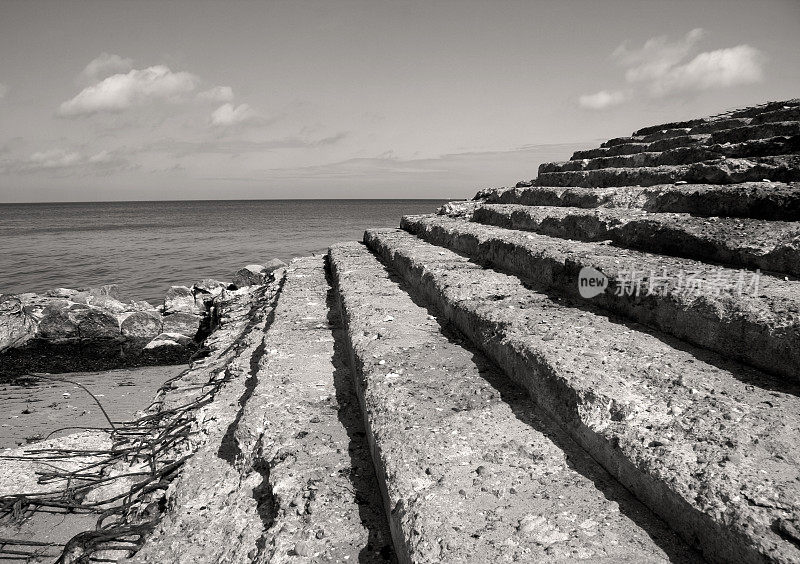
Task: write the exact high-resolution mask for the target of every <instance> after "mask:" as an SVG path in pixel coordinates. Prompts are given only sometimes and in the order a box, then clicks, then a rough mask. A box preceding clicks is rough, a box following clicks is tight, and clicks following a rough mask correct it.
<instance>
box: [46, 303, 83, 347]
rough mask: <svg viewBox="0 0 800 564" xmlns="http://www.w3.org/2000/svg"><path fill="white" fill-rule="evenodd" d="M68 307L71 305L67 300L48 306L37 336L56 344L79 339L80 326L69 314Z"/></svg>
mask: <svg viewBox="0 0 800 564" xmlns="http://www.w3.org/2000/svg"><path fill="white" fill-rule="evenodd" d="M73 305H75V304H73ZM68 307H69V303H68V302H67V301H66V300H59V301H54V302H53V303H50V304H47V305H46V306H45V307H44V309H43V310H42V314H41V319H40V320H39V326H38V328H37V330H36V336H37V337H38V338H40V339H44V340H46V341H50V342H54V343H58V342H61V341H65V340H70V339H77V338H78V336H79V333H78V325H77V323H75V322H74V321H73V320H72V319H71V318H70V316H69V315H68V314H67V308H68ZM83 307H87V306H83Z"/></svg>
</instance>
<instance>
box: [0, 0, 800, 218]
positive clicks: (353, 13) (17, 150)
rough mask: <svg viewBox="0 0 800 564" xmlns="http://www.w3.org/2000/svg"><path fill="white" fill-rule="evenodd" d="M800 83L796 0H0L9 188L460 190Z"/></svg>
mask: <svg viewBox="0 0 800 564" xmlns="http://www.w3.org/2000/svg"><path fill="white" fill-rule="evenodd" d="M798 96H800V2H798V1H797V0H780V1H779V0H761V1H758V2H754V1H752V0H746V1H739V0H722V1H717V0H713V1H711V0H690V1H681V0H673V1H670V0H658V1H647V0H636V1H621V0H606V1H603V2H598V1H595V0H591V1H588V0H587V1H579V0H560V1H557V0H552V1H534V0H528V1H520V2H516V1H502V0H493V1H489V0H486V1H482V2H477V1H469V0H462V1H444V0H441V1H436V0H429V1H419V2H415V1H401V0H397V1H394V2H383V1H379V0H369V1H363V2H351V1H338V0H326V1H320V2H314V1H292V2H288V1H287V2H267V1H264V2H247V1H238V2H203V1H198V0H191V1H136V0H126V1H117V2H111V1H98V2H95V1H81V2H77V1H71V0H58V1H56V2H45V1H40V0H27V1H23V0H0V202H48V201H50V202H55V201H116V200H185V199H264V198H468V197H471V196H472V195H473V194H474V193H475V192H476V191H477V190H478V189H481V188H486V187H498V186H504V185H513V183H515V182H516V181H518V180H521V179H531V178H534V177H535V176H536V169H537V167H538V165H539V163H541V162H545V161H553V160H566V159H568V158H569V156H570V155H571V153H572V152H573V151H574V150H576V149H580V148H588V147H593V146H596V145H598V144H599V143H600V142H601V141H602V140H604V139H608V138H611V137H616V136H621V135H628V134H630V133H631V132H632V131H633V130H635V129H638V128H640V127H643V126H646V125H653V124H657V123H663V122H667V121H674V120H680V119H688V118H692V117H701V116H705V115H710V114H714V113H719V112H721V111H724V110H727V109H732V108H736V107H742V106H746V105H749V104H756V103H761V102H765V101H768V100H783V99H789V98H794V97H798Z"/></svg>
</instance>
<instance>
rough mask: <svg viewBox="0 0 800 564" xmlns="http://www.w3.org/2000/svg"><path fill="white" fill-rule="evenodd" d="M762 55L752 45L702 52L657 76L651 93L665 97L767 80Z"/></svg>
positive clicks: (651, 86)
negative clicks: (671, 94) (676, 93)
mask: <svg viewBox="0 0 800 564" xmlns="http://www.w3.org/2000/svg"><path fill="white" fill-rule="evenodd" d="M762 60H763V57H762V55H761V53H760V52H759V51H758V50H757V49H754V48H753V47H750V46H749V45H738V46H736V47H730V48H728V49H717V50H716V51H709V52H706V53H700V54H699V55H697V56H696V57H695V58H694V59H692V60H691V61H689V62H688V63H686V64H684V65H678V66H675V67H672V68H671V69H669V70H668V71H667V72H665V73H664V74H662V75H661V76H658V77H656V78H655V79H654V80H653V82H652V84H651V85H650V90H651V92H652V93H653V94H654V95H656V96H663V95H665V94H669V93H671V92H678V91H686V90H708V89H710V88H728V87H730V86H736V85H739V84H753V83H755V82H761V80H762V79H763V72H762V68H761V67H762Z"/></svg>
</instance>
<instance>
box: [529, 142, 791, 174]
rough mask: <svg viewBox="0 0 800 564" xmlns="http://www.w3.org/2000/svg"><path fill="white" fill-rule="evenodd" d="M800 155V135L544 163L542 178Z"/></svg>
mask: <svg viewBox="0 0 800 564" xmlns="http://www.w3.org/2000/svg"><path fill="white" fill-rule="evenodd" d="M797 152H800V135H795V136H794V137H773V138H770V139H758V140H755V141H746V142H744V143H735V144H731V145H719V144H715V145H690V146H688V147H678V148H676V149H669V150H666V151H660V152H658V151H655V152H652V151H651V152H640V153H635V154H631V155H620V156H607V157H598V158H593V159H582V160H569V161H562V162H552V163H542V164H541V165H539V174H542V173H545V172H565V171H571V170H597V169H601V168H633V167H653V166H662V165H682V164H691V163H697V162H701V161H707V160H715V159H721V158H723V157H724V158H746V157H769V156H773V155H785V154H790V153H797Z"/></svg>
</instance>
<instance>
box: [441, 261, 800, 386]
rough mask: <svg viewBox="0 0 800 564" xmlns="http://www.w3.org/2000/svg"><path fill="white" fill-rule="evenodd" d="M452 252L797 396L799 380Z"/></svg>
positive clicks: (744, 378) (740, 377) (748, 380)
mask: <svg viewBox="0 0 800 564" xmlns="http://www.w3.org/2000/svg"><path fill="white" fill-rule="evenodd" d="M453 252H455V253H456V254H457V255H459V256H462V257H464V258H466V259H468V260H469V262H471V263H473V264H476V265H478V266H481V267H483V268H484V269H490V270H494V271H496V272H500V273H502V274H505V275H507V276H512V277H514V278H516V279H517V280H519V281H520V283H521V284H522V285H523V287H524V288H525V289H526V290H529V291H531V292H536V293H539V294H543V295H545V296H547V297H548V298H550V299H551V300H553V301H554V302H556V303H558V304H561V305H563V306H565V307H570V308H573V309H577V310H580V311H583V312H586V313H590V314H592V315H597V316H600V317H603V318H605V319H607V320H608V321H610V322H611V323H614V324H616V325H621V326H624V327H625V328H626V329H630V330H632V331H636V332H637V333H644V334H647V335H650V336H652V337H655V338H656V339H658V340H659V341H661V342H662V343H664V344H665V345H667V346H668V347H670V348H672V349H676V350H679V351H682V352H685V353H687V354H689V355H690V356H692V357H693V358H694V359H695V360H699V361H701V362H704V363H706V364H709V365H711V366H714V367H716V368H719V369H720V370H724V371H726V372H728V373H730V375H731V376H732V377H734V378H736V379H737V380H739V381H740V382H742V383H743V384H746V385H749V386H754V387H756V388H761V389H764V390H768V391H770V392H779V393H784V394H791V395H794V396H800V384H796V383H794V382H790V381H788V380H786V379H785V378H781V377H780V376H774V375H772V374H769V373H767V372H764V371H762V370H760V369H758V368H755V367H751V366H750V365H748V364H745V363H742V362H740V361H738V360H736V359H729V358H725V357H723V356H722V355H721V354H719V353H717V352H714V351H711V350H708V349H705V348H702V347H700V346H698V345H693V344H691V343H688V342H686V341H683V340H681V339H679V338H678V337H674V336H672V335H670V334H668V333H665V332H662V331H660V330H658V329H655V328H653V327H650V326H647V325H643V324H642V323H638V322H635V321H632V320H630V319H628V318H627V317H623V316H622V315H620V314H619V313H615V312H612V311H609V310H607V309H603V308H601V307H599V306H596V305H591V304H590V303H587V302H584V301H581V300H579V299H577V298H572V297H568V296H565V295H564V294H562V293H560V292H557V291H555V290H553V289H552V288H542V287H541V286H539V285H537V284H535V283H533V282H532V281H531V280H530V279H528V278H525V277H523V276H520V275H518V274H515V273H514V272H510V271H508V270H505V269H504V268H503V267H502V266H500V265H497V264H494V263H492V262H487V261H481V260H478V259H476V258H474V257H472V256H470V255H467V254H464V253H460V252H457V251H453Z"/></svg>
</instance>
